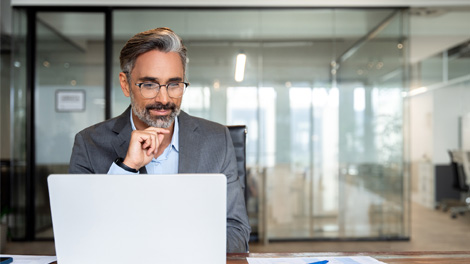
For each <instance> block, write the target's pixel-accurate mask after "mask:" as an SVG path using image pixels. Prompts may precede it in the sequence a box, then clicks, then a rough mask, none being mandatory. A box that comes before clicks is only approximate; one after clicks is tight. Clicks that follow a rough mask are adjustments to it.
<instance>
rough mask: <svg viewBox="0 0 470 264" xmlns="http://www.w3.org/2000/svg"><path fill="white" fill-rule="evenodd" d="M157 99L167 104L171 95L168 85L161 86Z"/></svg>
mask: <svg viewBox="0 0 470 264" xmlns="http://www.w3.org/2000/svg"><path fill="white" fill-rule="evenodd" d="M155 101H157V102H160V103H162V104H167V103H168V102H169V101H170V96H169V95H168V88H167V87H166V86H163V85H162V86H160V91H158V94H157V96H156V97H155Z"/></svg>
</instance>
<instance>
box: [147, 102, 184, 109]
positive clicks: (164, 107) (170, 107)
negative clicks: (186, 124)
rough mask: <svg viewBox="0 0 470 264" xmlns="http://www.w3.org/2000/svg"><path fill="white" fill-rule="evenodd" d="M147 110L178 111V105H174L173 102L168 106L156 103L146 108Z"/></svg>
mask: <svg viewBox="0 0 470 264" xmlns="http://www.w3.org/2000/svg"><path fill="white" fill-rule="evenodd" d="M145 109H147V111H148V110H172V111H176V104H174V103H172V102H168V103H166V104H162V103H154V104H150V105H147V106H145Z"/></svg>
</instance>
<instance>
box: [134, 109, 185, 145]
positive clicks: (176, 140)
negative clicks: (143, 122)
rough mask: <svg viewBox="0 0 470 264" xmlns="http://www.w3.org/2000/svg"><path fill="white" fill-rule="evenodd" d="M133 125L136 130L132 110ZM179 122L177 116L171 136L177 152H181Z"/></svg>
mask: <svg viewBox="0 0 470 264" xmlns="http://www.w3.org/2000/svg"><path fill="white" fill-rule="evenodd" d="M130 116H131V126H132V130H133V131H134V130H136V128H135V125H134V119H133V118H132V110H131V114H130ZM179 130H180V128H179V124H178V116H176V117H175V127H174V129H173V136H172V137H171V143H170V145H171V147H172V148H174V149H175V150H176V152H180V148H179Z"/></svg>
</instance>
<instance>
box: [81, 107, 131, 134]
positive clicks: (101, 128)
mask: <svg viewBox="0 0 470 264" xmlns="http://www.w3.org/2000/svg"><path fill="white" fill-rule="evenodd" d="M126 112H127V111H126ZM126 112H124V113H123V114H121V115H119V116H116V117H113V118H111V119H108V120H104V121H102V122H99V123H96V124H94V125H91V126H89V127H87V128H85V129H83V130H82V131H80V132H78V133H79V134H81V135H89V136H97V135H99V136H102V135H106V134H109V133H111V132H113V131H116V130H117V131H116V132H119V130H121V129H122V128H124V126H126V125H127V120H126V119H125V113H126ZM129 123H130V121H129ZM129 126H130V124H129Z"/></svg>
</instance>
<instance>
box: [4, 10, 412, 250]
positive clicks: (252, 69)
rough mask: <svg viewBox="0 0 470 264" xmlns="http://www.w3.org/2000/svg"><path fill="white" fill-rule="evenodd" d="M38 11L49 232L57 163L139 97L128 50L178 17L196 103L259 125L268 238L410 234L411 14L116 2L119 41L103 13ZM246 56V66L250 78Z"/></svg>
mask: <svg viewBox="0 0 470 264" xmlns="http://www.w3.org/2000/svg"><path fill="white" fill-rule="evenodd" d="M37 18H38V20H37V21H36V26H37V28H36V30H37V33H36V35H37V37H36V38H37V40H36V45H37V47H36V49H37V50H36V53H37V54H36V57H35V58H36V64H35V74H36V75H35V76H36V77H35V78H36V83H35V94H34V100H35V112H36V113H35V115H36V117H35V125H36V127H35V128H36V129H35V135H34V136H35V137H36V152H35V156H36V159H35V165H34V166H35V169H34V172H33V173H34V174H35V175H33V177H35V179H36V184H35V188H36V198H37V199H36V206H37V208H36V223H35V226H36V229H35V232H36V237H41V238H43V237H51V236H52V234H51V233H50V232H48V230H47V227H48V226H50V219H49V218H48V207H47V202H46V200H44V199H45V198H44V197H46V196H45V193H47V189H45V188H46V187H45V175H46V174H47V173H49V172H51V173H58V172H65V171H66V170H67V165H68V164H67V160H68V157H69V155H70V151H71V148H72V142H73V136H74V134H75V133H77V132H78V131H79V130H81V129H83V128H85V127H86V126H88V125H90V124H93V123H96V122H98V121H100V120H104V119H105V115H104V109H103V104H104V103H105V102H104V101H105V98H111V102H108V103H110V106H111V117H114V116H117V115H119V114H120V113H122V112H123V111H124V110H125V109H126V108H127V106H128V105H129V102H130V101H129V98H126V97H124V96H123V94H122V91H121V88H120V86H119V79H118V74H119V71H120V69H119V52H120V50H121V48H122V47H123V45H124V44H125V42H126V41H127V40H128V39H129V38H130V37H132V36H133V35H134V34H136V33H138V32H141V31H144V30H148V29H151V28H155V27H161V26H166V27H170V28H171V29H173V30H174V31H175V32H176V33H177V34H179V35H180V36H181V37H182V38H183V41H184V42H185V45H186V46H187V48H188V57H189V64H188V76H187V79H188V81H189V82H190V83H191V85H190V87H189V88H188V90H187V92H186V94H185V95H184V97H183V104H182V108H183V110H184V111H186V112H188V113H189V114H192V115H195V116H200V117H203V118H207V119H210V120H213V121H216V122H219V123H222V124H225V125H240V124H243V125H246V126H247V127H248V134H247V146H246V147H247V171H248V192H249V193H248V194H249V199H248V201H247V204H248V212H249V216H250V223H251V225H252V229H253V237H254V238H258V239H262V240H264V241H267V240H297V239H390V238H392V239H403V238H408V237H409V235H410V231H409V211H408V207H409V199H408V175H407V171H406V168H405V167H404V166H403V156H404V149H403V138H404V136H403V123H404V115H403V103H402V91H404V90H405V85H404V79H405V72H406V69H405V58H406V54H405V51H406V50H407V48H408V47H407V45H408V43H407V41H406V40H407V31H406V29H407V26H406V22H407V21H408V17H407V15H406V12H402V11H401V10H395V9H285V10H284V9H209V10H204V9H161V10H158V9H150V10H149V9H146V10H140V9H132V10H126V9H115V10H113V11H112V25H113V26H112V39H113V41H112V47H108V46H106V45H105V41H104V35H105V34H106V32H104V27H103V23H104V15H103V14H102V13H99V12H98V13H94V14H88V13H73V12H59V11H57V10H56V11H55V12H49V13H48V12H38V13H37ZM74 21H75V22H74ZM108 33H109V32H108ZM109 48H112V52H113V56H112V57H113V61H112V63H110V64H108V65H111V66H110V67H112V69H113V73H112V76H113V83H112V86H113V87H112V90H111V91H110V93H111V94H110V97H107V96H106V90H105V88H104V85H105V84H104V78H103V76H104V72H105V66H104V65H105V63H104V61H103V60H104V58H105V56H104V52H105V50H106V49H109ZM239 54H244V55H245V56H246V65H245V67H244V68H243V73H244V75H243V77H242V78H237V80H236V79H235V70H236V58H237V56H238V55H239ZM16 81H21V78H19V77H18V78H16ZM20 88H21V87H19V86H18V88H15V89H20ZM18 91H19V90H18ZM57 100H59V101H57ZM64 100H65V101H64ZM60 102H63V103H64V104H60ZM67 106H72V107H73V109H67ZM61 107H65V108H61ZM44 119H47V120H44ZM12 122H19V121H12ZM45 124H47V125H45ZM16 125H17V126H18V125H19V124H16ZM50 129H53V130H54V133H48V132H47V131H48V130H50ZM39 139H41V140H40V141H38V140H39ZM57 140H58V141H57ZM54 142H60V144H61V146H58V145H57V144H55V143H54ZM44 171H47V173H45V172H44ZM18 237H19V238H21V237H22V234H21V233H20V232H19V233H18Z"/></svg>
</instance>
